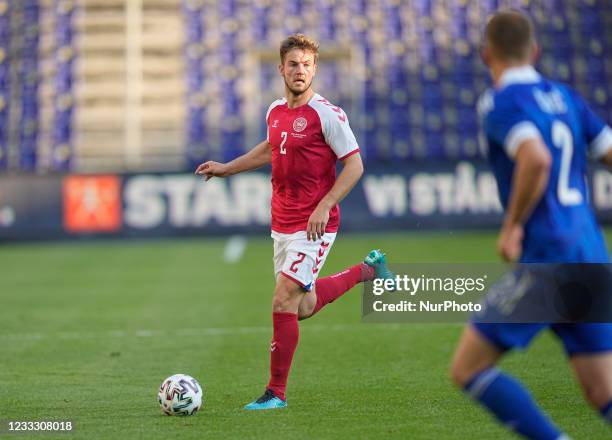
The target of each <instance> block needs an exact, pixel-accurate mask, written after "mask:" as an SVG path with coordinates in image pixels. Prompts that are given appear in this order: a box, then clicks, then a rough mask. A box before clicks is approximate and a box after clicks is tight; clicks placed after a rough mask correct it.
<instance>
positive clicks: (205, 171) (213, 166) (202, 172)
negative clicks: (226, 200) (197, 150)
mask: <svg viewBox="0 0 612 440" xmlns="http://www.w3.org/2000/svg"><path fill="white" fill-rule="evenodd" d="M195 173H196V174H197V175H198V176H204V180H205V181H207V180H210V179H212V178H213V177H227V176H229V173H228V171H227V164H224V163H219V162H213V161H211V160H209V161H208V162H204V163H203V164H200V166H198V168H197V169H196V170H195Z"/></svg>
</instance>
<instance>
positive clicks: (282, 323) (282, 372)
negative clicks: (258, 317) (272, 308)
mask: <svg viewBox="0 0 612 440" xmlns="http://www.w3.org/2000/svg"><path fill="white" fill-rule="evenodd" d="M272 321H273V324H274V337H273V339H272V344H271V345H270V383H269V384H268V388H269V389H271V390H272V391H273V392H274V394H275V395H276V396H277V397H280V398H281V399H283V400H285V390H286V388H287V377H288V376H289V369H290V368H291V361H292V359H293V353H295V349H296V347H297V344H298V339H299V336H300V327H299V326H298V315H297V314H295V313H289V312H273V313H272Z"/></svg>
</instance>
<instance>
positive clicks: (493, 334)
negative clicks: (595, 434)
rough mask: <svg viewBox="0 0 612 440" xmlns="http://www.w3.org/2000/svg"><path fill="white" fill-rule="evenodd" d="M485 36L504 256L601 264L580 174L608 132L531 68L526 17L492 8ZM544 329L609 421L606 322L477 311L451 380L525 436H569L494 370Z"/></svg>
mask: <svg viewBox="0 0 612 440" xmlns="http://www.w3.org/2000/svg"><path fill="white" fill-rule="evenodd" d="M484 40H485V41H484V46H483V50H482V57H483V60H484V61H485V63H486V64H487V66H488V67H489V69H490V73H491V75H492V78H493V82H494V89H492V90H489V91H487V92H486V93H485V94H484V95H483V96H482V98H481V99H480V101H479V104H478V111H479V115H480V117H481V120H482V127H483V131H484V135H485V138H486V141H487V146H488V159H489V162H490V165H491V167H492V169H493V172H494V174H495V177H496V180H497V184H498V188H499V195H500V199H501V202H502V205H503V206H504V210H505V218H504V222H503V225H502V227H501V231H500V234H499V239H498V243H497V248H498V251H499V253H500V255H501V257H502V258H503V259H504V260H505V261H508V262H510V261H518V262H520V263H608V262H609V257H608V253H607V249H606V245H605V241H604V238H603V236H602V233H601V231H600V229H599V226H598V224H597V222H596V220H595V215H594V213H593V210H592V208H591V206H590V201H589V195H588V190H587V184H586V181H585V176H586V171H587V170H586V168H587V158H588V157H590V158H592V159H594V160H598V161H602V162H603V163H605V164H606V165H608V166H612V130H611V129H610V127H609V126H607V125H606V124H605V123H604V122H603V121H602V120H601V119H600V118H599V117H598V116H597V115H596V114H595V113H594V112H593V111H592V110H591V109H590V108H589V107H588V106H587V104H586V103H585V102H584V101H583V99H582V98H581V97H580V96H579V95H578V94H576V93H575V92H574V91H572V90H570V89H569V88H568V87H566V86H564V85H562V84H558V83H556V82H553V81H550V80H548V79H546V78H544V77H542V76H541V75H540V74H539V73H538V72H537V71H536V70H535V69H534V68H533V67H532V63H533V62H534V60H535V59H536V57H537V54H538V47H537V44H536V42H535V37H534V31H533V27H532V24H531V21H530V20H529V19H528V18H527V17H526V16H525V15H523V14H522V13H520V12H518V11H514V10H510V11H501V12H498V13H497V14H495V15H494V16H493V17H492V18H491V20H490V21H489V23H488V24H487V27H486V30H485V36H484ZM518 287H519V286H518V284H517V285H515V286H514V289H513V290H514V291H516V290H517V289H518ZM608 293H609V292H608ZM528 294H529V292H527V295H528ZM486 313H487V312H485V314H486ZM544 329H550V330H552V331H553V332H554V333H555V334H556V335H557V337H558V338H559V339H560V341H561V342H562V343H563V345H564V348H565V351H566V353H567V356H568V358H569V362H570V363H571V365H572V367H573V370H574V372H575V374H576V377H577V379H578V382H579V383H580V385H581V387H582V389H583V390H584V394H585V397H586V399H587V400H588V401H589V403H590V404H591V405H592V406H593V407H594V408H595V409H597V410H598V411H599V412H600V413H601V416H602V417H603V418H604V419H605V420H606V421H607V422H608V423H611V422H612V324H610V323H565V324H544V323H542V324H540V323H535V324H532V323H495V322H494V321H491V320H487V317H486V316H484V317H477V316H475V317H474V318H473V319H472V322H470V323H469V324H468V325H467V326H466V327H465V330H464V332H463V335H462V336H461V339H460V341H459V344H458V346H457V349H456V352H455V355H454V359H453V361H452V365H451V368H450V375H451V377H452V379H453V381H454V382H455V384H456V385H457V386H458V387H460V388H461V389H463V390H464V392H465V393H466V394H467V395H469V396H470V397H472V398H473V399H474V400H476V401H477V402H479V403H480V404H481V405H483V406H484V407H485V408H486V409H488V410H489V411H490V412H491V413H492V414H493V415H494V416H495V417H496V418H497V419H498V420H499V421H500V422H501V423H502V424H504V425H506V426H507V427H508V428H510V429H512V430H514V431H515V432H517V433H519V434H521V435H522V436H524V437H526V438H530V439H550V440H553V439H567V438H569V437H568V436H567V435H566V434H564V433H563V432H562V431H561V430H560V429H559V428H558V427H557V426H555V425H554V424H553V422H552V421H551V420H550V419H549V418H548V417H547V416H546V415H545V413H544V412H543V411H542V409H540V408H539V406H538V405H537V403H536V402H535V401H534V400H533V398H532V397H531V396H530V394H529V392H528V391H527V390H526V388H525V387H524V386H523V385H522V384H521V383H520V382H518V381H517V380H516V379H514V378H512V377H511V376H510V375H508V374H506V373H504V372H502V371H500V370H499V369H497V368H496V367H495V365H496V363H497V362H498V361H499V360H500V358H501V357H502V356H503V355H504V354H505V353H507V352H508V351H510V350H512V349H513V348H525V347H527V346H528V345H529V343H530V342H531V340H532V339H533V338H534V337H535V336H536V335H537V334H538V333H539V332H540V331H542V330H544Z"/></svg>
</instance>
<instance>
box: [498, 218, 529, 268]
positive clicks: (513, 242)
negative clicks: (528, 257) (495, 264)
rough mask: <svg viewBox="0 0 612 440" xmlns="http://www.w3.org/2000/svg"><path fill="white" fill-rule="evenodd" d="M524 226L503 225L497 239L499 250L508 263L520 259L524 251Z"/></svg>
mask: <svg viewBox="0 0 612 440" xmlns="http://www.w3.org/2000/svg"><path fill="white" fill-rule="evenodd" d="M523 235H524V231H523V226H522V225H516V224H515V225H506V224H504V226H502V229H501V231H500V233H499V238H498V240H497V252H498V253H499V255H500V256H501V257H502V259H503V260H504V261H505V262H507V263H512V262H514V261H516V260H518V259H519V257H520V256H521V253H522V252H523Z"/></svg>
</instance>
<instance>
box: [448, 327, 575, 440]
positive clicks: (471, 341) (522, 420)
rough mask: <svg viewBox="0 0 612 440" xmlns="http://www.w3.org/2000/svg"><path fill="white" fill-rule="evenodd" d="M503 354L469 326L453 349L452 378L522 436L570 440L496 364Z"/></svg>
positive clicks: (546, 439) (517, 383)
mask: <svg viewBox="0 0 612 440" xmlns="http://www.w3.org/2000/svg"><path fill="white" fill-rule="evenodd" d="M516 325H520V324H516ZM502 355H503V353H502V352H501V351H499V350H498V349H497V348H496V347H494V346H493V345H492V344H490V343H488V341H486V340H484V338H483V337H482V336H480V335H479V334H478V333H477V331H476V330H475V329H474V328H473V327H472V326H468V327H466V329H465V331H464V333H463V335H462V337H461V340H460V342H459V346H458V347H457V351H456V352H455V358H454V359H453V364H452V366H451V371H450V374H451V378H452V379H453V381H454V382H455V384H456V385H457V386H458V387H460V388H462V389H463V391H464V392H465V393H466V394H467V395H468V396H470V397H471V398H472V399H474V400H475V401H477V402H478V403H480V404H481V405H482V406H484V407H485V408H486V409H488V410H489V411H490V412H491V413H493V415H494V416H495V417H496V418H497V419H498V420H499V421H500V422H501V423H502V424H504V425H505V426H507V427H508V428H510V429H512V430H514V431H515V432H517V433H519V434H521V435H522V436H524V437H525V438H528V439H535V440H569V437H567V436H566V435H565V434H563V433H562V432H561V431H560V430H559V428H557V427H556V426H555V425H554V424H553V423H552V422H551V421H550V419H549V418H548V417H547V416H546V414H545V413H544V412H543V411H542V409H541V408H540V407H539V406H538V404H537V403H536V402H535V400H534V399H533V398H532V397H531V395H530V394H529V392H528V391H527V389H526V388H525V387H524V386H523V385H522V384H521V383H520V382H519V381H518V380H516V379H514V378H513V377H512V376H510V375H508V374H506V373H503V372H502V371H500V370H498V369H497V368H495V363H496V362H497V360H498V359H499V358H500V357H501V356H502Z"/></svg>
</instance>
